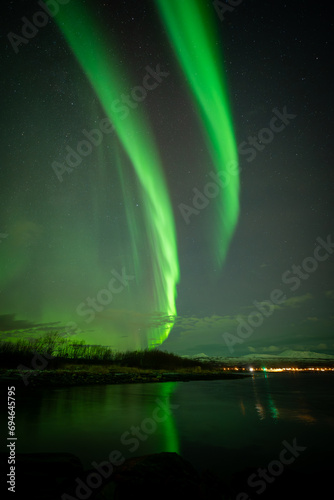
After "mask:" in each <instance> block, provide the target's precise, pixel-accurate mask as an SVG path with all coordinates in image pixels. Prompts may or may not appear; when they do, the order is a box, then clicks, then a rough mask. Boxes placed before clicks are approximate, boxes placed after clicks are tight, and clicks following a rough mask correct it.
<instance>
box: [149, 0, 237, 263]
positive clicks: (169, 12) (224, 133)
mask: <svg viewBox="0 0 334 500" xmlns="http://www.w3.org/2000/svg"><path fill="white" fill-rule="evenodd" d="M156 2H157V5H158V10H159V12H160V15H161V17H162V20H163V21H164V23H165V25H166V27H167V32H168V35H169V37H170V39H171V42H172V45H173V48H174V50H175V52H176V54H177V57H178V59H179V62H180V64H181V66H182V69H183V71H184V73H185V75H186V77H187V80H188V83H189V85H190V88H191V91H192V93H193V96H194V98H195V100H196V103H197V106H198V109H199V113H200V116H201V119H202V123H203V126H204V129H205V133H206V137H207V141H208V147H209V149H210V154H211V157H212V160H213V162H214V165H215V169H216V173H217V174H218V173H220V172H225V173H226V175H227V179H228V181H227V182H226V185H225V186H224V187H223V188H221V203H220V207H219V220H220V227H221V231H219V232H218V235H217V241H216V244H215V247H216V248H215V254H216V257H217V259H218V262H219V263H220V264H221V263H222V262H223V261H224V259H225V257H226V253H227V250H228V247H229V243H230V240H231V238H232V236H233V233H234V230H235V227H236V224H237V220H238V215H239V175H238V172H236V173H233V174H230V173H229V171H228V168H229V166H231V165H232V166H233V165H234V166H236V165H237V164H238V154H237V147H236V142H235V138H234V132H233V126H232V119H231V114H230V109H229V104H228V95H227V92H226V88H225V83H224V77H223V73H222V62H221V59H222V56H221V54H220V53H219V52H218V50H217V45H216V44H215V42H216V39H215V37H214V36H213V34H214V32H215V27H214V23H213V19H212V18H211V15H210V14H211V11H210V10H209V9H208V8H207V6H206V5H204V2H201V1H198V0H156ZM211 10H212V11H213V9H211Z"/></svg>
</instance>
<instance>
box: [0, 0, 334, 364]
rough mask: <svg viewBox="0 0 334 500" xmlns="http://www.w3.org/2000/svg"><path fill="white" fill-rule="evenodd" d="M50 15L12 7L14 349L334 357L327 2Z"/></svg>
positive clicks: (333, 176)
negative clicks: (46, 341) (45, 344)
mask: <svg viewBox="0 0 334 500" xmlns="http://www.w3.org/2000/svg"><path fill="white" fill-rule="evenodd" d="M41 3H42V2H40V3H38V2H35V1H12V2H11V1H8V0H7V1H6V2H4V3H3V4H2V15H1V18H2V29H1V63H2V72H1V88H2V92H1V111H2V128H1V130H2V134H1V153H2V161H1V166H0V169H1V170H0V175H1V196H0V207H1V210H0V331H1V337H2V338H21V337H22V338H27V337H30V336H36V335H39V334H41V333H42V332H44V331H59V332H62V333H64V334H66V335H68V336H70V335H72V334H75V337H73V338H78V339H84V340H86V341H87V342H88V343H90V344H102V345H108V346H111V347H112V348H115V349H120V350H123V349H138V348H145V347H147V346H150V347H152V346H156V345H159V346H160V348H162V349H166V350H168V351H173V352H177V353H180V354H197V353H206V354H207V355H228V356H231V355H233V356H239V355H243V354H252V353H270V354H279V353H280V352H282V351H284V350H287V349H291V350H297V351H314V352H319V353H328V354H334V333H333V326H334V314H333V305H334V284H333V270H334V255H333V254H334V234H333V216H334V210H333V208H334V204H333V194H332V191H333V183H334V171H333V153H332V149H331V146H332V136H333V126H332V122H333V113H334V109H333V97H332V81H331V80H332V75H333V71H332V69H333V68H332V64H333V62H332V61H333V50H332V48H333V47H332V42H333V22H332V16H331V15H330V5H329V4H328V5H327V4H325V5H323V3H322V4H321V5H318V4H315V3H314V2H310V1H301V0H300V1H299V0H295V1H294V2H289V3H282V2H278V1H273V2H269V1H267V2H265V1H255V0H244V1H241V2H236V1H234V2H231V5H232V4H233V5H235V6H234V7H231V6H229V5H228V2H227V3H225V2H212V1H207V0H184V1H183V0H179V2H176V3H175V0H171V1H170V2H169V1H168V0H157V1H154V0H150V1H148V0H142V1H140V2H139V1H137V0H127V1H118V0H113V1H110V2H108V1H104V2H102V0H95V1H94V2H93V1H91V2H87V1H81V2H78V1H76V0H69V1H68V2H67V1H64V0H63V2H62V4H61V2H60V1H59V2H58V3H57V2H56V3H54V2H53V3H52V5H53V7H52V6H50V9H54V11H55V10H57V11H58V13H57V15H55V16H53V17H52V16H51V15H48V14H46V11H45V10H43V8H42V7H41ZM164 4H165V6H166V5H167V4H168V5H171V4H172V5H174V4H175V5H176V4H179V5H180V4H187V5H188V6H189V9H190V10H191V9H193V10H194V11H196V12H197V11H198V12H199V13H200V18H199V19H200V20H202V21H201V23H202V28H203V31H201V29H200V28H201V26H200V24H196V18H195V16H194V17H193V16H192V15H189V12H190V11H188V13H187V12H185V14H184V15H185V23H186V28H187V29H184V30H183V31H182V29H181V34H180V33H179V38H177V37H176V38H174V39H173V27H172V26H169V25H168V23H167V20H166V17H165V18H164V14H163V11H164V8H163V7H164ZM237 4H238V5H237ZM54 5H57V6H56V7H55V6H54ZM224 5H228V8H227V7H224ZM167 10H168V9H167ZM178 10H182V9H175V12H176V14H175V15H176V16H177V15H179V14H178ZM37 12H39V13H41V12H43V14H38V15H37V14H36V13H37ZM22 18H24V19H22ZM27 20H28V21H29V22H32V20H35V22H36V23H37V24H39V25H40V27H38V28H34V25H31V24H27ZM24 26H25V27H24ZM179 26H181V27H182V23H181V24H179ZM22 29H23V31H22ZM174 34H175V33H174ZM186 35H187V36H188V37H189V40H190V49H189V51H190V52H189V54H192V56H191V57H189V61H187V62H185V61H184V60H183V62H182V57H184V58H186V56H187V50H186V48H185V47H183V46H182V44H181V45H180V44H179V45H178V42H177V41H176V40H179V41H180V40H181V42H182V40H184V37H185V36H186ZM20 37H21V38H20ZM181 42H180V43H181ZM178 51H181V52H178ZM180 54H181V55H180ZM196 61H198V62H199V63H201V64H202V69H203V71H202V72H201V68H200V67H199V69H198V71H197V69H196V66H194V65H193V64H194V62H195V63H196ZM187 64H188V66H187ZM194 68H195V69H194ZM187 71H188V72H187ZM214 75H218V76H220V77H221V81H220V82H219V84H217V82H216V80H215V79H214ZM196 92H197V94H196ZM111 108H112V109H113V111H112V112H111V111H110V113H109V110H110V109H111ZM225 111H226V116H225V115H224V113H225ZM112 113H113V114H112ZM210 119H211V121H210ZM110 120H111V121H110ZM92 130H100V132H99V133H95V135H94V133H91V134H90V132H91V131H92ZM101 130H102V132H101ZM82 141H85V142H82ZM87 141H88V142H87ZM94 141H95V142H94ZM233 141H234V142H233ZM87 144H88V145H87ZM78 148H79V149H78ZM78 151H79V152H80V154H78ZM236 153H237V156H235V155H236ZM235 157H236V158H238V165H239V167H238V166H237V164H236V163H235V162H234V163H233V161H234V160H235ZM233 159H234V160H233ZM230 160H231V161H232V163H231V162H230ZM229 162H230V165H229V166H228V164H229ZM231 165H232V167H231ZM229 168H230V169H229ZM226 169H229V170H228V171H227V173H226ZM223 171H224V172H225V177H224V179H225V182H223V181H222V182H221V183H220V184H219V181H218V180H217V177H215V176H216V175H217V172H223ZM215 179H216V180H215ZM269 301H270V302H269Z"/></svg>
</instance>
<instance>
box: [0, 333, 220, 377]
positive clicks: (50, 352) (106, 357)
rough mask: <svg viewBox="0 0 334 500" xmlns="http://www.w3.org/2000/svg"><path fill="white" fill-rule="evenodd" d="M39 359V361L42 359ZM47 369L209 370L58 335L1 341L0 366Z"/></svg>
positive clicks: (165, 355) (153, 352) (156, 353)
mask: <svg viewBox="0 0 334 500" xmlns="http://www.w3.org/2000/svg"><path fill="white" fill-rule="evenodd" d="M41 357H42V358H41ZM41 359H42V363H43V360H44V365H46V362H47V368H48V369H63V370H64V369H67V370H73V369H76V370H78V369H80V370H83V369H84V370H86V371H92V372H94V373H97V372H99V373H108V372H109V371H128V369H129V368H131V370H132V371H133V370H134V369H137V370H140V371H142V370H165V371H166V370H170V371H176V370H177V371H181V370H182V371H196V372H199V371H201V370H202V369H203V370H208V369H210V368H213V366H212V367H211V366H210V365H209V364H208V363H207V362H203V363H201V362H199V361H195V360H191V359H187V358H182V357H180V356H177V355H176V354H173V353H169V352H166V351H160V350H158V349H156V348H154V349H144V350H138V351H126V352H119V351H114V350H112V349H111V348H109V347H106V346H100V345H93V346H92V345H86V344H85V343H84V341H80V342H78V341H76V342H74V341H73V340H71V339H68V338H64V337H63V336H62V335H61V334H59V333H57V332H52V333H46V334H45V335H43V336H41V337H39V338H36V339H34V338H30V339H27V340H18V341H0V366H1V367H2V368H17V367H18V366H19V365H24V366H25V367H27V368H37V365H38V366H40V364H41V361H39V360H41Z"/></svg>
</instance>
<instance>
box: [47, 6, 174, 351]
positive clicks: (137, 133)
mask: <svg viewBox="0 0 334 500" xmlns="http://www.w3.org/2000/svg"><path fill="white" fill-rule="evenodd" d="M80 4H81V2H80V3H79V2H75V1H71V2H70V3H69V4H68V6H67V7H66V9H65V8H64V9H60V11H59V14H58V15H57V16H56V17H55V19H56V22H57V24H58V26H59V28H60V29H61V31H62V32H63V34H64V36H65V38H66V39H67V42H68V44H69V46H70V47H71V49H72V51H73V53H74V54H75V56H76V58H77V60H78V61H79V63H80V65H81V66H82V68H83V70H84V72H85V74H86V76H87V77H88V79H89V81H90V82H91V84H92V86H93V88H94V90H95V92H96V95H97V96H98V98H99V101H100V102H101V104H102V106H103V108H104V110H105V112H106V113H107V116H108V117H109V119H110V121H111V122H112V124H113V126H114V129H115V131H116V133H117V135H118V137H119V139H120V141H121V143H122V146H123V147H124V150H125V151H126V153H127V155H128V157H129V158H130V160H131V162H132V165H133V167H134V169H135V172H136V174H137V177H138V179H139V182H140V185H141V190H142V196H141V198H142V204H143V207H144V213H145V221H146V233H147V239H148V243H149V246H150V257H151V265H152V272H153V279H152V283H153V287H154V290H153V293H152V307H153V310H152V312H154V311H157V312H159V313H163V314H165V315H167V316H170V317H174V316H175V315H176V306H175V300H176V285H177V283H178V280H179V264H178V256H177V242H176V231H175V227H174V216H173V211H172V207H171V203H170V200H169V195H168V190H167V186H166V182H165V178H164V173H163V170H162V167H161V162H160V158H159V154H158V151H157V148H156V146H155V144H154V141H153V133H152V131H151V130H150V127H149V123H148V121H147V119H146V116H145V114H144V112H143V111H141V109H140V106H138V108H137V109H135V110H131V113H130V115H129V116H128V117H127V118H126V119H124V117H123V119H122V117H121V116H120V115H119V113H117V111H115V110H114V109H113V107H112V103H113V101H114V100H115V98H118V97H119V96H120V95H121V94H122V93H123V92H124V84H122V80H124V75H123V74H120V72H119V71H118V66H119V63H118V61H117V60H116V59H114V58H113V56H112V55H111V54H110V52H109V51H108V50H107V48H106V47H105V46H104V44H103V43H102V42H101V38H103V37H102V36H101V34H102V33H103V30H102V27H100V26H98V24H97V23H94V21H93V15H92V13H90V12H89V11H88V9H87V7H86V6H84V7H83V6H82V5H80ZM126 81H128V79H126ZM125 202H126V201H125ZM128 213H129V211H128ZM128 222H129V223H130V230H131V233H132V234H133V235H135V232H136V221H135V219H134V217H128ZM138 237H139V235H138ZM133 238H134V239H136V237H135V236H133ZM134 257H135V258H134V264H135V269H136V270H137V271H139V269H140V257H139V256H138V254H137V255H135V256H134ZM136 278H137V280H138V276H136ZM172 324H173V323H172V322H167V324H166V325H165V326H160V327H153V328H151V329H150V331H149V332H148V345H149V347H154V346H155V345H158V344H161V343H162V342H163V341H164V340H165V339H166V338H167V336H168V334H169V332H170V330H171V328H172Z"/></svg>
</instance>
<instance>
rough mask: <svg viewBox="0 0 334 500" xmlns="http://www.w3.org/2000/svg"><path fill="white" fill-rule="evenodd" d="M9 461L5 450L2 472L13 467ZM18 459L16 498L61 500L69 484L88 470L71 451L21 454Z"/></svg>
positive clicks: (16, 467) (0, 460)
mask: <svg viewBox="0 0 334 500" xmlns="http://www.w3.org/2000/svg"><path fill="white" fill-rule="evenodd" d="M7 460H8V454H7V453H1V454H0V463H1V470H2V471H5V470H7V469H8V467H9V466H8V464H7ZM15 461H16V463H15V476H16V478H15V483H16V485H15V494H13V495H12V498H15V500H21V499H22V500H23V499H24V500H26V499H27V498H31V499H34V500H56V499H57V500H59V499H60V498H61V494H62V493H64V491H66V487H67V484H71V483H73V482H74V481H75V478H76V477H78V476H80V475H82V474H83V472H84V470H83V467H82V464H81V462H80V460H79V459H78V458H77V457H76V456H75V455H72V454H71V453H17V454H16V457H15ZM6 489H7V488H6ZM7 493H10V492H8V490H7ZM7 497H8V495H7V496H2V498H7ZM9 498H10V497H9Z"/></svg>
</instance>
